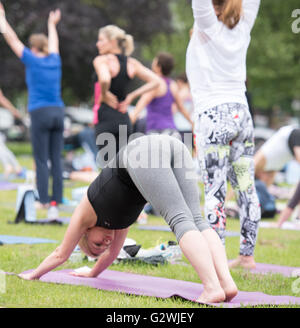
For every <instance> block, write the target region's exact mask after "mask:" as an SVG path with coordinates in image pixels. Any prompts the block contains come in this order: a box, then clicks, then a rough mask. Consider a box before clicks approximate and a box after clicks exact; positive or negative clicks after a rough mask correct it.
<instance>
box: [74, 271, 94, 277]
mask: <svg viewBox="0 0 300 328" xmlns="http://www.w3.org/2000/svg"><path fill="white" fill-rule="evenodd" d="M70 275H71V276H74V277H84V278H94V277H93V276H92V275H91V272H75V271H72V272H70Z"/></svg>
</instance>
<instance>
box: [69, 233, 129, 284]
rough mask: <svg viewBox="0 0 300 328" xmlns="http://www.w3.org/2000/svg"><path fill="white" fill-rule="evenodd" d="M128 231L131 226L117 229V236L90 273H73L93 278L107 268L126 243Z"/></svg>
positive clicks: (73, 273)
mask: <svg viewBox="0 0 300 328" xmlns="http://www.w3.org/2000/svg"><path fill="white" fill-rule="evenodd" d="M128 231H129V228H127V229H122V230H116V231H115V237H114V240H113V242H112V244H111V245H110V247H109V248H108V249H107V250H106V251H105V252H104V253H103V254H102V255H101V256H100V257H99V259H98V260H97V262H96V264H95V265H94V267H93V268H92V270H91V271H90V272H88V273H76V272H72V275H73V276H78V277H89V278H93V277H97V276H98V275H99V274H100V273H101V272H103V271H104V270H106V269H107V268H108V267H109V266H110V265H111V264H112V263H113V261H114V260H115V259H116V258H117V256H118V255H119V253H120V250H121V248H122V247H123V245H124V241H125V239H126V236H127V234H128Z"/></svg>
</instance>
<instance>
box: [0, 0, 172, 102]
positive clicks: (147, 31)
mask: <svg viewBox="0 0 300 328" xmlns="http://www.w3.org/2000/svg"><path fill="white" fill-rule="evenodd" d="M170 1H171V0H164V1H155V0H138V1H137V0H114V1H111V0H64V1H58V0H42V1H41V0H39V1H38V0H26V1H25V0H19V1H17V2H15V1H13V2H12V1H3V3H4V6H5V8H6V13H7V19H8V21H9V22H10V24H11V25H12V27H13V28H14V29H15V30H16V32H17V34H18V36H19V37H20V39H21V40H22V41H23V42H24V44H25V45H27V44H28V43H27V40H28V38H29V35H30V34H31V33H35V32H43V33H47V18H48V14H49V11H50V10H53V9H55V8H60V9H61V11H62V15H63V16H62V21H61V22H60V23H59V25H58V31H59V36H60V51H61V57H62V63H63V81H62V89H63V96H64V100H65V102H66V103H67V104H70V103H74V102H81V101H86V100H89V99H91V97H92V95H93V89H92V88H93V80H92V76H93V71H94V70H93V65H92V61H93V59H94V58H95V56H96V55H97V49H96V46H95V44H96V41H97V37H98V30H99V28H100V27H101V26H104V25H107V24H116V25H119V26H120V27H121V28H123V29H125V30H126V32H128V33H129V34H132V35H133V36H134V38H135V41H136V45H137V52H136V54H137V55H138V54H139V49H140V48H141V46H142V45H143V44H145V43H147V42H149V41H150V40H151V38H152V37H153V35H155V34H157V33H158V32H161V31H165V32H170V31H171V25H170V21H171V19H170V17H171V12H170V10H169V2H170ZM0 61H1V74H0V86H1V87H2V88H3V89H4V91H5V92H6V93H7V94H8V95H10V96H14V95H19V94H20V93H21V92H24V91H25V90H26V86H25V78H24V68H23V65H22V64H21V63H20V61H19V60H18V59H17V58H16V57H15V55H14V54H13V53H12V51H11V50H10V49H9V48H8V46H7V45H6V44H5V41H4V40H3V38H2V37H1V36H0Z"/></svg>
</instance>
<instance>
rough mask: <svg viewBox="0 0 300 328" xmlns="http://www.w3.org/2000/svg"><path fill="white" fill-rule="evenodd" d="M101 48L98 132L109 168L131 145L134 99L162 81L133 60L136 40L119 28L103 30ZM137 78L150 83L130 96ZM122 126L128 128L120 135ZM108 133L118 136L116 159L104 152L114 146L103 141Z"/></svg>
mask: <svg viewBox="0 0 300 328" xmlns="http://www.w3.org/2000/svg"><path fill="white" fill-rule="evenodd" d="M97 47H98V50H99V54H100V55H99V56H97V57H96V58H95V59H94V68H95V71H96V73H97V76H98V80H99V83H100V86H99V88H101V96H99V97H98V98H99V99H98V103H99V102H100V101H101V106H100V108H99V109H98V123H97V124H96V126H95V131H96V142H97V146H98V148H99V150H100V152H101V150H103V154H102V153H100V152H99V153H98V165H99V166H103V165H104V166H105V164H107V163H108V162H109V161H110V160H111V157H112V156H115V154H116V153H118V151H119V149H120V148H121V147H122V146H123V145H125V144H126V143H127V140H128V138H129V136H130V135H131V133H132V124H131V122H130V119H129V116H128V113H127V107H128V106H129V105H130V104H131V103H132V102H133V100H134V99H136V98H137V97H139V96H141V95H143V94H144V93H145V92H147V91H150V90H152V89H153V88H155V87H157V86H158V85H159V83H160V79H159V77H158V76H156V75H155V74H154V73H153V72H152V71H151V70H150V69H148V68H146V67H145V66H144V65H142V64H141V63H140V62H139V61H138V60H136V59H134V58H132V57H129V56H130V55H131V54H132V52H133V50H134V43H133V38H132V36H131V35H129V34H126V33H125V31H124V30H122V29H120V28H119V27H117V26H114V25H107V26H105V27H103V28H101V29H100V30H99V37H98V42H97ZM134 77H138V78H139V79H141V80H142V81H145V82H146V83H145V84H144V85H143V86H141V87H139V88H137V89H136V90H134V91H132V92H130V93H128V88H129V85H130V82H131V80H132V79H133V78H134ZM121 126H122V127H123V128H126V131H125V132H123V133H124V135H120V127H121ZM107 133H110V134H111V135H113V137H114V142H115V147H114V148H115V151H113V152H112V156H109V154H108V153H104V152H105V150H106V149H105V147H106V146H107V145H108V146H110V145H109V140H102V137H101V135H102V136H103V137H104V139H105V134H107ZM99 136H100V138H99ZM120 138H121V139H122V140H120ZM124 139H125V140H124Z"/></svg>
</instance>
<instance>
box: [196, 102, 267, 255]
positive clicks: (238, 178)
mask: <svg viewBox="0 0 300 328" xmlns="http://www.w3.org/2000/svg"><path fill="white" fill-rule="evenodd" d="M195 132H196V143H197V152H198V160H199V164H200V168H201V171H202V174H203V182H204V186H205V216H206V218H207V220H208V221H209V222H210V224H211V226H212V227H213V228H214V229H215V230H216V231H217V233H218V234H219V236H220V238H221V240H222V242H223V243H224V244H225V229H226V215H225V210H224V202H225V196H226V191H227V179H228V180H229V181H230V183H231V185H232V187H233V189H234V190H235V192H236V195H237V202H238V206H239V209H240V211H239V215H240V225H241V235H240V236H241V237H240V254H241V255H245V256H249V255H253V253H254V248H255V244H256V239H257V233H258V225H259V220H260V217H261V211H260V204H259V200H258V197H257V194H256V190H255V183H254V162H253V154H254V131H253V122H252V118H251V116H250V113H249V110H248V108H247V107H246V106H245V105H242V104H237V103H230V104H223V105H220V106H217V107H214V108H211V109H209V110H205V111H204V112H203V113H201V114H200V115H199V117H198V119H197V121H196V124H195Z"/></svg>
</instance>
